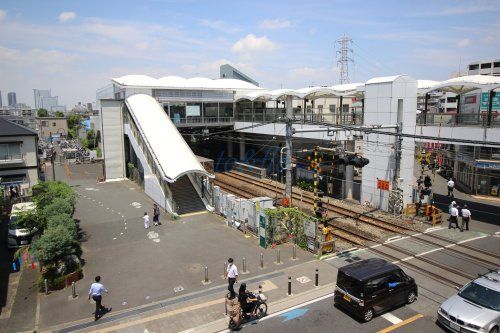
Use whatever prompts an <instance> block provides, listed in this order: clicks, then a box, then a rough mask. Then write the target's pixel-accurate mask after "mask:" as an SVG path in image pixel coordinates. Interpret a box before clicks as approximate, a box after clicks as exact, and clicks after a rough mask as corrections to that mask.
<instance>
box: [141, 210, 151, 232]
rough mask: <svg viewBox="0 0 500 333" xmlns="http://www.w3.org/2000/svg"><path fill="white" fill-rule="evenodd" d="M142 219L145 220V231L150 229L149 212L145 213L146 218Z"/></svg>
mask: <svg viewBox="0 0 500 333" xmlns="http://www.w3.org/2000/svg"><path fill="white" fill-rule="evenodd" d="M142 219H143V220H144V229H148V228H149V215H148V213H147V212H145V213H144V216H143V217H142Z"/></svg>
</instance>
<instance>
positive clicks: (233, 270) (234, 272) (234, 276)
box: [226, 258, 238, 299]
mask: <svg viewBox="0 0 500 333" xmlns="http://www.w3.org/2000/svg"><path fill="white" fill-rule="evenodd" d="M233 261H234V260H233V258H229V259H227V262H228V265H227V272H226V274H227V281H228V286H227V290H229V294H230V295H229V298H230V299H233V298H234V297H236V292H235V291H234V284H235V283H236V281H237V280H238V268H237V267H236V265H235V264H234V263H233Z"/></svg>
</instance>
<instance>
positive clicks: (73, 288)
mask: <svg viewBox="0 0 500 333" xmlns="http://www.w3.org/2000/svg"><path fill="white" fill-rule="evenodd" d="M71 296H72V297H73V298H76V283H75V282H71Z"/></svg>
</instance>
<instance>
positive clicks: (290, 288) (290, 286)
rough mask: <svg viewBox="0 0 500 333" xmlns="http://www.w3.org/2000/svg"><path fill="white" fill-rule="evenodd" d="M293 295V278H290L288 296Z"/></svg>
mask: <svg viewBox="0 0 500 333" xmlns="http://www.w3.org/2000/svg"><path fill="white" fill-rule="evenodd" d="M291 294H292V277H291V276H289V277H288V296H290V295H291Z"/></svg>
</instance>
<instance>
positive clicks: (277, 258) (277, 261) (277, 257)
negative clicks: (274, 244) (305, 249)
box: [276, 249, 281, 264]
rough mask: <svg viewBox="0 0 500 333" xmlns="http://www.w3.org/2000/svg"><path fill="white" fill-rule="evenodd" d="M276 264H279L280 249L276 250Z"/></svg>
mask: <svg viewBox="0 0 500 333" xmlns="http://www.w3.org/2000/svg"><path fill="white" fill-rule="evenodd" d="M276 263H277V264H280V263H281V253H280V249H278V251H276Z"/></svg>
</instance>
